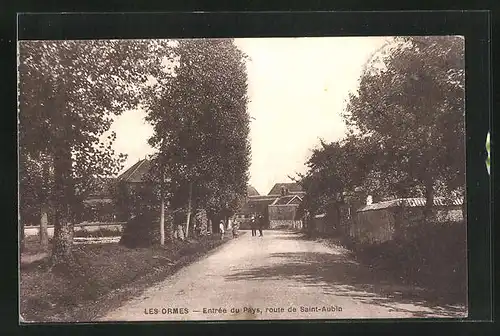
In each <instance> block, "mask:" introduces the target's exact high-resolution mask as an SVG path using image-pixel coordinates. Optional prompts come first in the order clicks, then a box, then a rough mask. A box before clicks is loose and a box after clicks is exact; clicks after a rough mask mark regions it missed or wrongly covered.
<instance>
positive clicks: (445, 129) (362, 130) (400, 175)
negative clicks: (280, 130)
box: [302, 36, 465, 205]
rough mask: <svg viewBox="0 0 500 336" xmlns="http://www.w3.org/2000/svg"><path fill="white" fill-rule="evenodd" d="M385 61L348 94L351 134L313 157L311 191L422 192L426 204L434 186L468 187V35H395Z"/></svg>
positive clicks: (307, 177) (346, 117) (401, 194)
mask: <svg viewBox="0 0 500 336" xmlns="http://www.w3.org/2000/svg"><path fill="white" fill-rule="evenodd" d="M381 61H382V63H381V64H371V66H369V67H368V68H367V71H365V72H364V73H363V75H362V76H361V79H360V84H359V88H358V90H357V91H356V92H353V93H352V94H350V96H349V101H348V105H347V107H346V110H345V111H344V113H343V118H344V120H345V122H346V124H347V126H348V129H349V134H348V136H347V138H346V139H344V140H343V141H340V142H336V143H332V144H323V147H322V148H321V149H319V150H316V151H315V152H314V153H313V155H312V156H311V158H310V159H309V161H308V165H309V172H308V174H307V175H305V176H304V177H303V178H302V182H303V183H304V184H305V185H306V186H308V187H307V188H306V189H307V190H314V191H315V192H316V193H317V194H319V195H321V197H324V198H328V197H332V195H333V194H334V193H335V192H336V193H338V192H342V191H343V190H345V189H352V188H354V187H355V186H362V187H363V188H364V189H365V190H366V191H368V192H370V193H374V194H378V195H379V196H397V197H410V196H413V197H415V196H422V195H425V197H426V199H427V201H428V202H427V204H429V205H431V204H432V198H433V195H434V193H436V192H438V193H443V194H445V195H449V194H450V193H451V192H453V191H459V192H462V193H463V191H464V186H465V143H464V142H465V125H464V84H465V68H464V40H463V38H461V37H458V36H457V37H454V36H452V37H449V36H447V37H434V36H433V37H401V38H396V39H395V40H394V44H393V45H392V48H391V49H390V51H389V52H387V53H386V54H385V55H384V56H383V57H382V58H381ZM316 190H317V191H316ZM316 198H317V199H320V196H318V197H316Z"/></svg>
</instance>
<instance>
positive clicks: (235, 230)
mask: <svg viewBox="0 0 500 336" xmlns="http://www.w3.org/2000/svg"><path fill="white" fill-rule="evenodd" d="M239 226H240V225H239V223H238V220H237V219H234V221H233V227H232V233H233V238H236V237H238V228H239Z"/></svg>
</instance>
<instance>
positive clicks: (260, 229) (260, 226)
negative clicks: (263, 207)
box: [257, 214, 264, 237]
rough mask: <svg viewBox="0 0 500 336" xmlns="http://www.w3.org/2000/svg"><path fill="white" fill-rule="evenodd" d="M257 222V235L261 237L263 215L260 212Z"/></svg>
mask: <svg viewBox="0 0 500 336" xmlns="http://www.w3.org/2000/svg"><path fill="white" fill-rule="evenodd" d="M257 224H258V227H259V237H262V236H264V235H263V234H262V230H263V229H264V216H262V214H259V217H258V222H257Z"/></svg>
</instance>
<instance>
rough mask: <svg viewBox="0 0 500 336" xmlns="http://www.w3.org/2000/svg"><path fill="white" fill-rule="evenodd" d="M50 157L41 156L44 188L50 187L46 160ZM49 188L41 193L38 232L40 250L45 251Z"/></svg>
mask: <svg viewBox="0 0 500 336" xmlns="http://www.w3.org/2000/svg"><path fill="white" fill-rule="evenodd" d="M49 158H50V156H42V159H43V168H42V169H43V171H42V174H43V183H44V184H45V185H46V186H49V185H50V182H49V181H50V163H49V161H48V159H49ZM49 189H50V188H49V187H47V188H46V189H45V190H46V192H44V193H43V195H42V200H41V202H42V205H41V207H40V230H39V238H40V245H41V247H42V249H43V250H44V251H45V250H47V249H48V247H49V233H48V224H49V214H48V213H49V204H48V202H49V192H48V190H49Z"/></svg>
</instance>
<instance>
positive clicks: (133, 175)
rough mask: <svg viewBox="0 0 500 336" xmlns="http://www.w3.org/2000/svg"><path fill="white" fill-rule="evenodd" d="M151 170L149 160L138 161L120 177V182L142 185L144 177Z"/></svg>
mask: <svg viewBox="0 0 500 336" xmlns="http://www.w3.org/2000/svg"><path fill="white" fill-rule="evenodd" d="M150 168H151V161H150V160H148V159H143V160H139V161H137V163H135V164H134V165H133V166H132V167H130V168H129V169H127V170H126V171H124V172H123V173H122V174H121V175H120V176H118V178H117V180H118V181H124V182H128V183H140V182H144V176H145V175H146V173H148V172H149V170H150Z"/></svg>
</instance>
